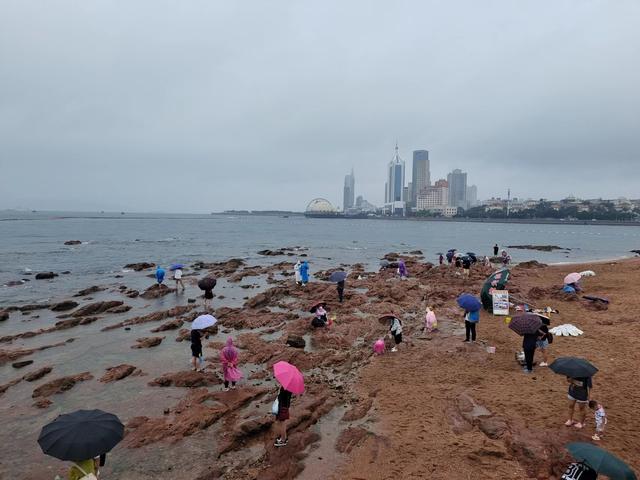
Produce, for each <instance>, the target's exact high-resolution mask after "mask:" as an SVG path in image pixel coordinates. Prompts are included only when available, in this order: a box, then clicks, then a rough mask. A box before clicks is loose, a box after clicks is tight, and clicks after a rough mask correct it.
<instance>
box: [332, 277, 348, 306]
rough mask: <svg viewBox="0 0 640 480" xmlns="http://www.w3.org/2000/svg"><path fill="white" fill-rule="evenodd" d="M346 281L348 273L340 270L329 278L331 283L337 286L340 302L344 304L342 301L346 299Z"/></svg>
mask: <svg viewBox="0 0 640 480" xmlns="http://www.w3.org/2000/svg"><path fill="white" fill-rule="evenodd" d="M346 279H347V272H345V271H344V270H338V271H336V272H333V273H332V274H331V275H330V276H329V281H330V282H335V284H336V290H337V291H338V301H339V302H340V303H342V300H343V299H344V282H345V280H346Z"/></svg>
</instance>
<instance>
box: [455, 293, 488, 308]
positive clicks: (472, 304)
mask: <svg viewBox="0 0 640 480" xmlns="http://www.w3.org/2000/svg"><path fill="white" fill-rule="evenodd" d="M458 305H460V306H461V307H462V308H464V309H465V310H466V311H467V312H477V311H478V310H480V308H482V304H481V303H480V300H478V299H477V298H476V297H474V296H473V295H471V294H470V293H463V294H462V295H460V296H459V297H458Z"/></svg>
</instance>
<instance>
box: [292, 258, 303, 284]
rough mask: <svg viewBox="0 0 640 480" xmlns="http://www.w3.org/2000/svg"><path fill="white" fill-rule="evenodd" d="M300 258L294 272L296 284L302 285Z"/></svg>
mask: <svg viewBox="0 0 640 480" xmlns="http://www.w3.org/2000/svg"><path fill="white" fill-rule="evenodd" d="M300 266H301V263H300V260H298V261H297V262H296V264H295V265H294V266H293V273H294V274H295V277H296V285H302V276H301V275H300Z"/></svg>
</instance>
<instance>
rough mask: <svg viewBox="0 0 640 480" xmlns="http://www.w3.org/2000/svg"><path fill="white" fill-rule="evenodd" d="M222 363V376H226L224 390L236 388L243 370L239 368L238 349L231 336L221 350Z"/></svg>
mask: <svg viewBox="0 0 640 480" xmlns="http://www.w3.org/2000/svg"><path fill="white" fill-rule="evenodd" d="M220 363H221V364H222V376H223V378H224V391H225V392H228V391H229V382H231V388H232V389H233V388H236V382H237V381H238V380H240V379H241V378H242V372H241V371H240V370H238V350H237V349H236V347H234V346H233V340H232V338H231V337H229V338H227V343H226V345H225V347H224V348H223V349H222V350H220Z"/></svg>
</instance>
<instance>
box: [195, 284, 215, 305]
mask: <svg viewBox="0 0 640 480" xmlns="http://www.w3.org/2000/svg"><path fill="white" fill-rule="evenodd" d="M216 283H217V281H216V279H215V278H213V277H204V278H201V279H200V280H199V281H198V288H200V290H203V291H204V308H205V309H207V310H208V309H209V304H210V302H211V300H213V289H214V287H215V286H216Z"/></svg>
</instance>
